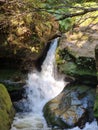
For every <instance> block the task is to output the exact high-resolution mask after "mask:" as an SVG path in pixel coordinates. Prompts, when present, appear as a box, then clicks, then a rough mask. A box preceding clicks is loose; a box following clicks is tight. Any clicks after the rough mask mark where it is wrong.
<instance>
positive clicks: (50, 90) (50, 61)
mask: <svg viewBox="0 0 98 130" xmlns="http://www.w3.org/2000/svg"><path fill="white" fill-rule="evenodd" d="M57 43H58V38H57V39H55V40H54V41H53V43H52V44H51V47H50V49H49V51H48V53H47V56H46V59H45V61H44V62H43V65H42V71H41V72H37V71H35V72H32V73H31V74H29V75H28V80H27V85H26V88H25V89H26V98H24V99H23V100H22V101H23V102H24V103H25V104H24V106H23V107H24V109H25V110H26V111H28V112H21V113H17V114H16V116H15V118H14V121H13V124H12V127H11V130H48V129H49V130H51V128H49V127H47V124H46V121H45V119H44V117H43V112H42V109H43V107H44V105H45V104H46V103H47V102H48V101H49V100H51V99H52V98H54V97H56V96H57V95H58V94H59V93H60V92H61V91H62V90H63V88H64V86H65V84H66V83H65V82H64V81H63V80H61V79H60V80H56V79H55V78H54V65H55V50H56V47H57ZM92 129H93V130H98V126H97V122H96V121H94V122H93V123H91V124H86V126H85V128H84V129H83V130H92ZM70 130H80V129H79V128H78V127H75V128H73V129H70Z"/></svg>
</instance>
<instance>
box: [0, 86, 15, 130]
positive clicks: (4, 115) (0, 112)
mask: <svg viewBox="0 0 98 130" xmlns="http://www.w3.org/2000/svg"><path fill="white" fill-rule="evenodd" d="M14 113H15V111H14V109H13V106H12V103H11V99H10V96H9V94H8V92H7V90H6V88H5V87H4V85H2V84H0V130H9V129H10V126H11V123H12V119H13V116H14Z"/></svg>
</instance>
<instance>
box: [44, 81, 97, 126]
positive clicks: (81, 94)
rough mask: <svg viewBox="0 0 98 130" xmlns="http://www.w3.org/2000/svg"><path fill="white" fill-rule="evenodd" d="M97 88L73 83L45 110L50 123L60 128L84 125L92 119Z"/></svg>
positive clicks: (48, 104)
mask: <svg viewBox="0 0 98 130" xmlns="http://www.w3.org/2000/svg"><path fill="white" fill-rule="evenodd" d="M94 98H95V88H92V87H91V86H87V85H84V84H77V83H74V84H73V83H72V84H69V85H67V86H66V87H65V88H64V90H63V91H62V92H61V93H60V94H59V95H58V96H57V97H55V98H54V99H52V100H51V101H49V102H48V103H47V104H46V105H45V107H44V109H43V111H44V116H45V118H46V121H47V123H48V125H50V126H52V127H55V126H57V127H58V128H71V127H74V126H79V127H81V128H82V127H83V126H84V124H85V123H86V122H87V121H92V120H93V118H94V116H93V106H94Z"/></svg>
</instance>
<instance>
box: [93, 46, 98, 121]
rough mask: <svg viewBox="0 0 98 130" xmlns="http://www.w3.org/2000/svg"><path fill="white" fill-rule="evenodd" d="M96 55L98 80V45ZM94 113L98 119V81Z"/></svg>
mask: <svg viewBox="0 0 98 130" xmlns="http://www.w3.org/2000/svg"><path fill="white" fill-rule="evenodd" d="M95 57H96V69H97V80H98V45H97V46H96V48H95ZM94 115H95V117H96V119H97V120H98V83H97V87H96V99H95V104H94Z"/></svg>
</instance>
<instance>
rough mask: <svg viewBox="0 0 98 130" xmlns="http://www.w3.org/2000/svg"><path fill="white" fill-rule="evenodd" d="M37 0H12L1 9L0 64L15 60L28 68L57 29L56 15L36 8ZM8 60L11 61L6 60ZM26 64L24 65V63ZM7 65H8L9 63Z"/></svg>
mask: <svg viewBox="0 0 98 130" xmlns="http://www.w3.org/2000/svg"><path fill="white" fill-rule="evenodd" d="M41 4H42V3H41V2H38V1H37V0H31V1H29V0H27V1H25V0H22V1H14V0H11V1H9V2H6V3H5V4H3V5H2V6H1V8H0V59H1V62H0V64H1V65H2V66H3V65H5V64H6V63H7V62H8V63H9V64H10V63H12V64H13V63H15V64H14V66H15V65H16V67H18V68H19V65H22V67H21V68H22V69H23V67H25V68H24V69H27V68H29V69H30V63H32V64H33V62H35V61H36V60H38V58H39V57H41V56H42V54H43V51H44V49H45V48H46V46H47V42H48V41H49V40H50V39H52V37H54V36H55V35H56V34H57V33H58V29H59V25H58V23H57V22H56V21H55V18H54V17H53V16H51V15H50V14H48V13H44V12H41V11H40V12H39V11H36V10H35V8H36V9H37V8H41ZM9 61H10V62H9ZM4 63H5V64H4ZM24 64H25V66H24ZM9 66H10V65H9Z"/></svg>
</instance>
